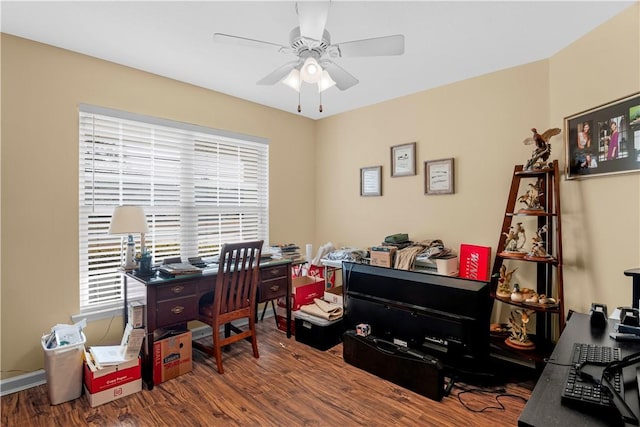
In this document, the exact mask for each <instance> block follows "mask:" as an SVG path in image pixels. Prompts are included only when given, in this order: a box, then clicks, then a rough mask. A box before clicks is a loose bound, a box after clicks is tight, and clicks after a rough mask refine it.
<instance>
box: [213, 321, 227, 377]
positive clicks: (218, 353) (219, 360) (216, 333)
mask: <svg viewBox="0 0 640 427" xmlns="http://www.w3.org/2000/svg"><path fill="white" fill-rule="evenodd" d="M215 326H216V328H215V329H214V334H213V352H214V357H215V358H216V366H217V367H218V373H220V374H224V368H223V367H222V351H221V349H220V326H219V325H215ZM225 329H226V325H225Z"/></svg>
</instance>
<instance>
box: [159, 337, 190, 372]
mask: <svg viewBox="0 0 640 427" xmlns="http://www.w3.org/2000/svg"><path fill="white" fill-rule="evenodd" d="M191 369H192V359H191V331H186V332H183V333H181V334H179V335H175V336H170V337H168V338H164V339H161V340H159V341H155V342H154V343H153V382H154V384H160V383H163V382H165V381H167V380H170V379H172V378H175V377H177V376H180V375H182V374H186V373H187V372H191Z"/></svg>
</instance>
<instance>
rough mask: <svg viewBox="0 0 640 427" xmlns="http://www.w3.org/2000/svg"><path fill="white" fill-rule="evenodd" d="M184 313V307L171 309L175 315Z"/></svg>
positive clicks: (179, 306) (177, 306)
mask: <svg viewBox="0 0 640 427" xmlns="http://www.w3.org/2000/svg"><path fill="white" fill-rule="evenodd" d="M183 311H184V307H183V306H181V305H176V306H175V307H173V308H172V309H171V312H172V313H173V314H180V313H182V312H183Z"/></svg>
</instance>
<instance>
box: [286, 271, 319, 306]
mask: <svg viewBox="0 0 640 427" xmlns="http://www.w3.org/2000/svg"><path fill="white" fill-rule="evenodd" d="M291 294H292V297H293V301H292V303H291V310H292V311H296V310H300V307H301V306H303V305H307V304H313V300H314V298H319V299H322V297H323V296H324V278H322V277H310V276H302V277H295V278H293V279H292V282H291Z"/></svg>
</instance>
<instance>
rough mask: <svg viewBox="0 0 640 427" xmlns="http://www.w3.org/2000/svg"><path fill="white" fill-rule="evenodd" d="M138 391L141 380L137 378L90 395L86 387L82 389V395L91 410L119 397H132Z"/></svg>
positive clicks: (140, 388)
mask: <svg viewBox="0 0 640 427" xmlns="http://www.w3.org/2000/svg"><path fill="white" fill-rule="evenodd" d="M140 390H142V378H138V379H137V380H133V381H130V382H128V383H124V384H122V385H119V386H116V387H112V388H109V389H106V390H104V391H99V392H97V393H94V394H91V393H90V392H89V390H87V386H86V385H85V387H84V393H85V394H86V395H87V399H88V400H89V405H90V406H91V407H92V408H95V407H96V406H100V405H103V404H105V403H107V402H111V401H114V400H116V399H120V398H121V397H125V396H129V395H132V394H134V393H137V392H139V391H140Z"/></svg>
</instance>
